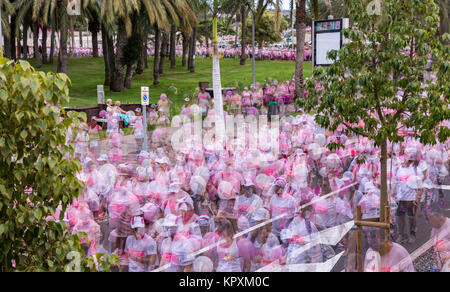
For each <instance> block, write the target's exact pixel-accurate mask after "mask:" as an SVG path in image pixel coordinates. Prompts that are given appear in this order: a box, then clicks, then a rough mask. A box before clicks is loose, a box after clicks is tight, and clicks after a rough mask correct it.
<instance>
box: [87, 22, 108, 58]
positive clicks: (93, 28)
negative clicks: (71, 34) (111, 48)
mask: <svg viewBox="0 0 450 292" xmlns="http://www.w3.org/2000/svg"><path fill="white" fill-rule="evenodd" d="M88 28H89V31H90V32H91V35H92V55H93V56H94V58H98V56H99V54H98V32H99V31H100V23H99V22H98V20H97V19H95V20H93V21H90V22H89V24H88ZM102 40H103V37H102ZM86 46H89V44H87V45H86ZM103 52H104V51H103Z"/></svg>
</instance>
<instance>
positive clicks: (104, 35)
mask: <svg viewBox="0 0 450 292" xmlns="http://www.w3.org/2000/svg"><path fill="white" fill-rule="evenodd" d="M102 50H103V60H104V62H105V82H104V83H103V84H104V85H105V86H110V85H111V63H110V62H109V48H108V33H107V32H106V29H105V27H104V26H103V25H102Z"/></svg>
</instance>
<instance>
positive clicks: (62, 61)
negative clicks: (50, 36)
mask: <svg viewBox="0 0 450 292" xmlns="http://www.w3.org/2000/svg"><path fill="white" fill-rule="evenodd" d="M57 5H58V16H59V17H58V23H57V25H56V26H55V27H58V28H59V29H60V30H61V33H60V37H59V42H60V45H59V58H58V69H57V72H58V73H66V74H67V72H68V61H69V58H68V55H67V42H68V39H69V33H68V30H69V29H68V23H69V17H68V15H67V10H66V9H67V7H66V5H65V1H64V0H58V2H57Z"/></svg>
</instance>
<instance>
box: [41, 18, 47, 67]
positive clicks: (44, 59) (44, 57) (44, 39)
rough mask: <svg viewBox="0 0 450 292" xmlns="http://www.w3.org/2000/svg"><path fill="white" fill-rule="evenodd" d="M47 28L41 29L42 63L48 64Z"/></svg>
mask: <svg viewBox="0 0 450 292" xmlns="http://www.w3.org/2000/svg"><path fill="white" fill-rule="evenodd" d="M47 29H48V27H47V26H43V27H42V63H43V64H48V55H47V39H48V34H47Z"/></svg>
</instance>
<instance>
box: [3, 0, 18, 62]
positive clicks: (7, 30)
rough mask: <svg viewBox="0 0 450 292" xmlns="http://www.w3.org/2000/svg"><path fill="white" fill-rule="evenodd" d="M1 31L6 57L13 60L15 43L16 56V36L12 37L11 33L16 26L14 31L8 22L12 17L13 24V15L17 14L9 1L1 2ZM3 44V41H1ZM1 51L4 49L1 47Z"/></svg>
mask: <svg viewBox="0 0 450 292" xmlns="http://www.w3.org/2000/svg"><path fill="white" fill-rule="evenodd" d="M0 10H1V11H0V12H1V13H0V14H1V17H0V30H1V31H2V33H3V34H4V40H5V52H4V53H5V56H6V57H7V58H12V47H13V46H12V43H14V55H15V36H12V35H11V32H12V31H14V25H12V26H13V29H11V27H10V23H9V21H8V17H9V16H12V18H11V22H12V19H13V17H14V16H13V15H14V13H15V11H14V7H13V5H11V2H9V1H8V0H0ZM0 43H1V40H0ZM0 51H2V47H1V46H0Z"/></svg>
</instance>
